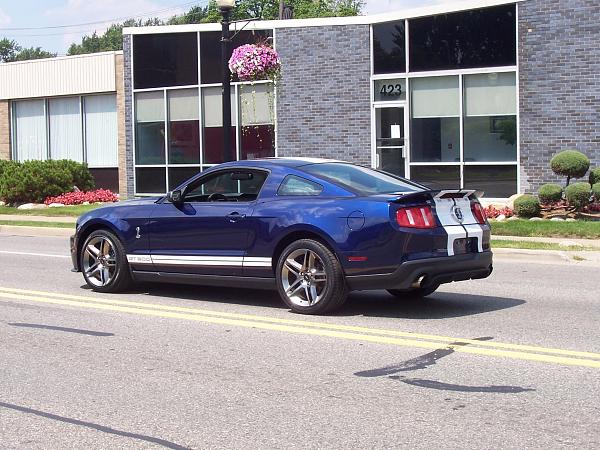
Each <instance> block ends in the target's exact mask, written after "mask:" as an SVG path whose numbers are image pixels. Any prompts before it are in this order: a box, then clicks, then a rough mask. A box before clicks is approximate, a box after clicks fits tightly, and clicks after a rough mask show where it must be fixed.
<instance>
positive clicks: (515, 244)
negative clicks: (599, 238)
mask: <svg viewBox="0 0 600 450" xmlns="http://www.w3.org/2000/svg"><path fill="white" fill-rule="evenodd" d="M494 248H523V249H527V250H566V251H581V250H596V251H597V250H598V249H597V248H592V247H577V246H568V247H564V246H561V245H558V244H552V243H549V242H535V241H506V240H502V239H492V251H494Z"/></svg>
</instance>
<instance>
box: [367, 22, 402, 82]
mask: <svg viewBox="0 0 600 450" xmlns="http://www.w3.org/2000/svg"><path fill="white" fill-rule="evenodd" d="M373 65H374V67H373V70H374V73H376V74H378V73H399V72H406V46H405V33H404V20H401V21H398V22H390V23H381V24H377V25H373Z"/></svg>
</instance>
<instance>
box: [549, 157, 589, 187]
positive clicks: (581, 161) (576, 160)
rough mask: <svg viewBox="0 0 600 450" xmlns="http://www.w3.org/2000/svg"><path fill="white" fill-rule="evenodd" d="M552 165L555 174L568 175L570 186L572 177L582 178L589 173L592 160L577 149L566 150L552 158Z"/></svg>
mask: <svg viewBox="0 0 600 450" xmlns="http://www.w3.org/2000/svg"><path fill="white" fill-rule="evenodd" d="M550 167H551V168H552V171H553V172H554V173H555V174H557V175H562V176H564V177H567V186H568V185H569V183H570V181H571V178H581V177H583V176H584V175H585V174H586V173H587V171H588V169H589V168H590V160H589V158H588V157H587V156H585V155H584V154H583V153H581V152H578V151H577V150H565V151H564V152H560V153H559V154H557V155H555V156H554V158H552V160H551V161H550Z"/></svg>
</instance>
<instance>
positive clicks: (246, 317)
mask: <svg viewBox="0 0 600 450" xmlns="http://www.w3.org/2000/svg"><path fill="white" fill-rule="evenodd" d="M3 291H4V292H9V293H15V294H31V295H36V296H43V297H51V298H59V299H71V300H80V301H85V302H95V303H104V304H112V305H121V306H131V307H134V308H144V309H156V310H160V311H173V312H183V313H190V314H201V315H204V316H216V317H224V318H232V319H241V320H250V321H256V322H267V323H276V324H284V325H297V326H301V327H310V328H320V329H328V330H334V331H350V332H354V333H367V334H379V335H383V336H397V337H407V338H411V339H425V340H428V341H436V342H442V343H451V344H457V343H458V344H469V345H471V346H477V347H490V348H500V349H507V350H517V351H522V352H537V353H548V354H555V355H562V356H573V357H578V358H591V359H600V353H592V352H582V351H576V350H564V349H559V348H546V347H539V346H532V345H523V344H510V343H503V342H493V341H479V340H475V339H463V338H456V337H450V336H439V335H431V334H421V333H412V332H406V331H397V330H386V329H379V328H368V327H361V326H353V325H340V324H332V323H324V322H314V321H310V320H294V319H280V318H275V317H265V316H256V315H250V314H240V313H228V312H221V311H213V310H207V309H200V308H188V307H183V306H167V305H158V304H155V303H143V302H132V301H126V300H116V299H115V300H113V299H107V298H101V297H86V296H81V295H68V294H58V293H53V292H44V291H33V290H26V289H15V288H5V287H1V286H0V292H3ZM438 347H439V345H438Z"/></svg>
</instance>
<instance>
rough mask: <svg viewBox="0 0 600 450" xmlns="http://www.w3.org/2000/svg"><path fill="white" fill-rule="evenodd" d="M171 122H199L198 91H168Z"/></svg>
mask: <svg viewBox="0 0 600 450" xmlns="http://www.w3.org/2000/svg"><path fill="white" fill-rule="evenodd" d="M167 95H168V99H169V120H171V121H173V120H198V119H199V116H200V110H199V105H198V89H181V90H176V91H171V90H170V91H168V94H167Z"/></svg>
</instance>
